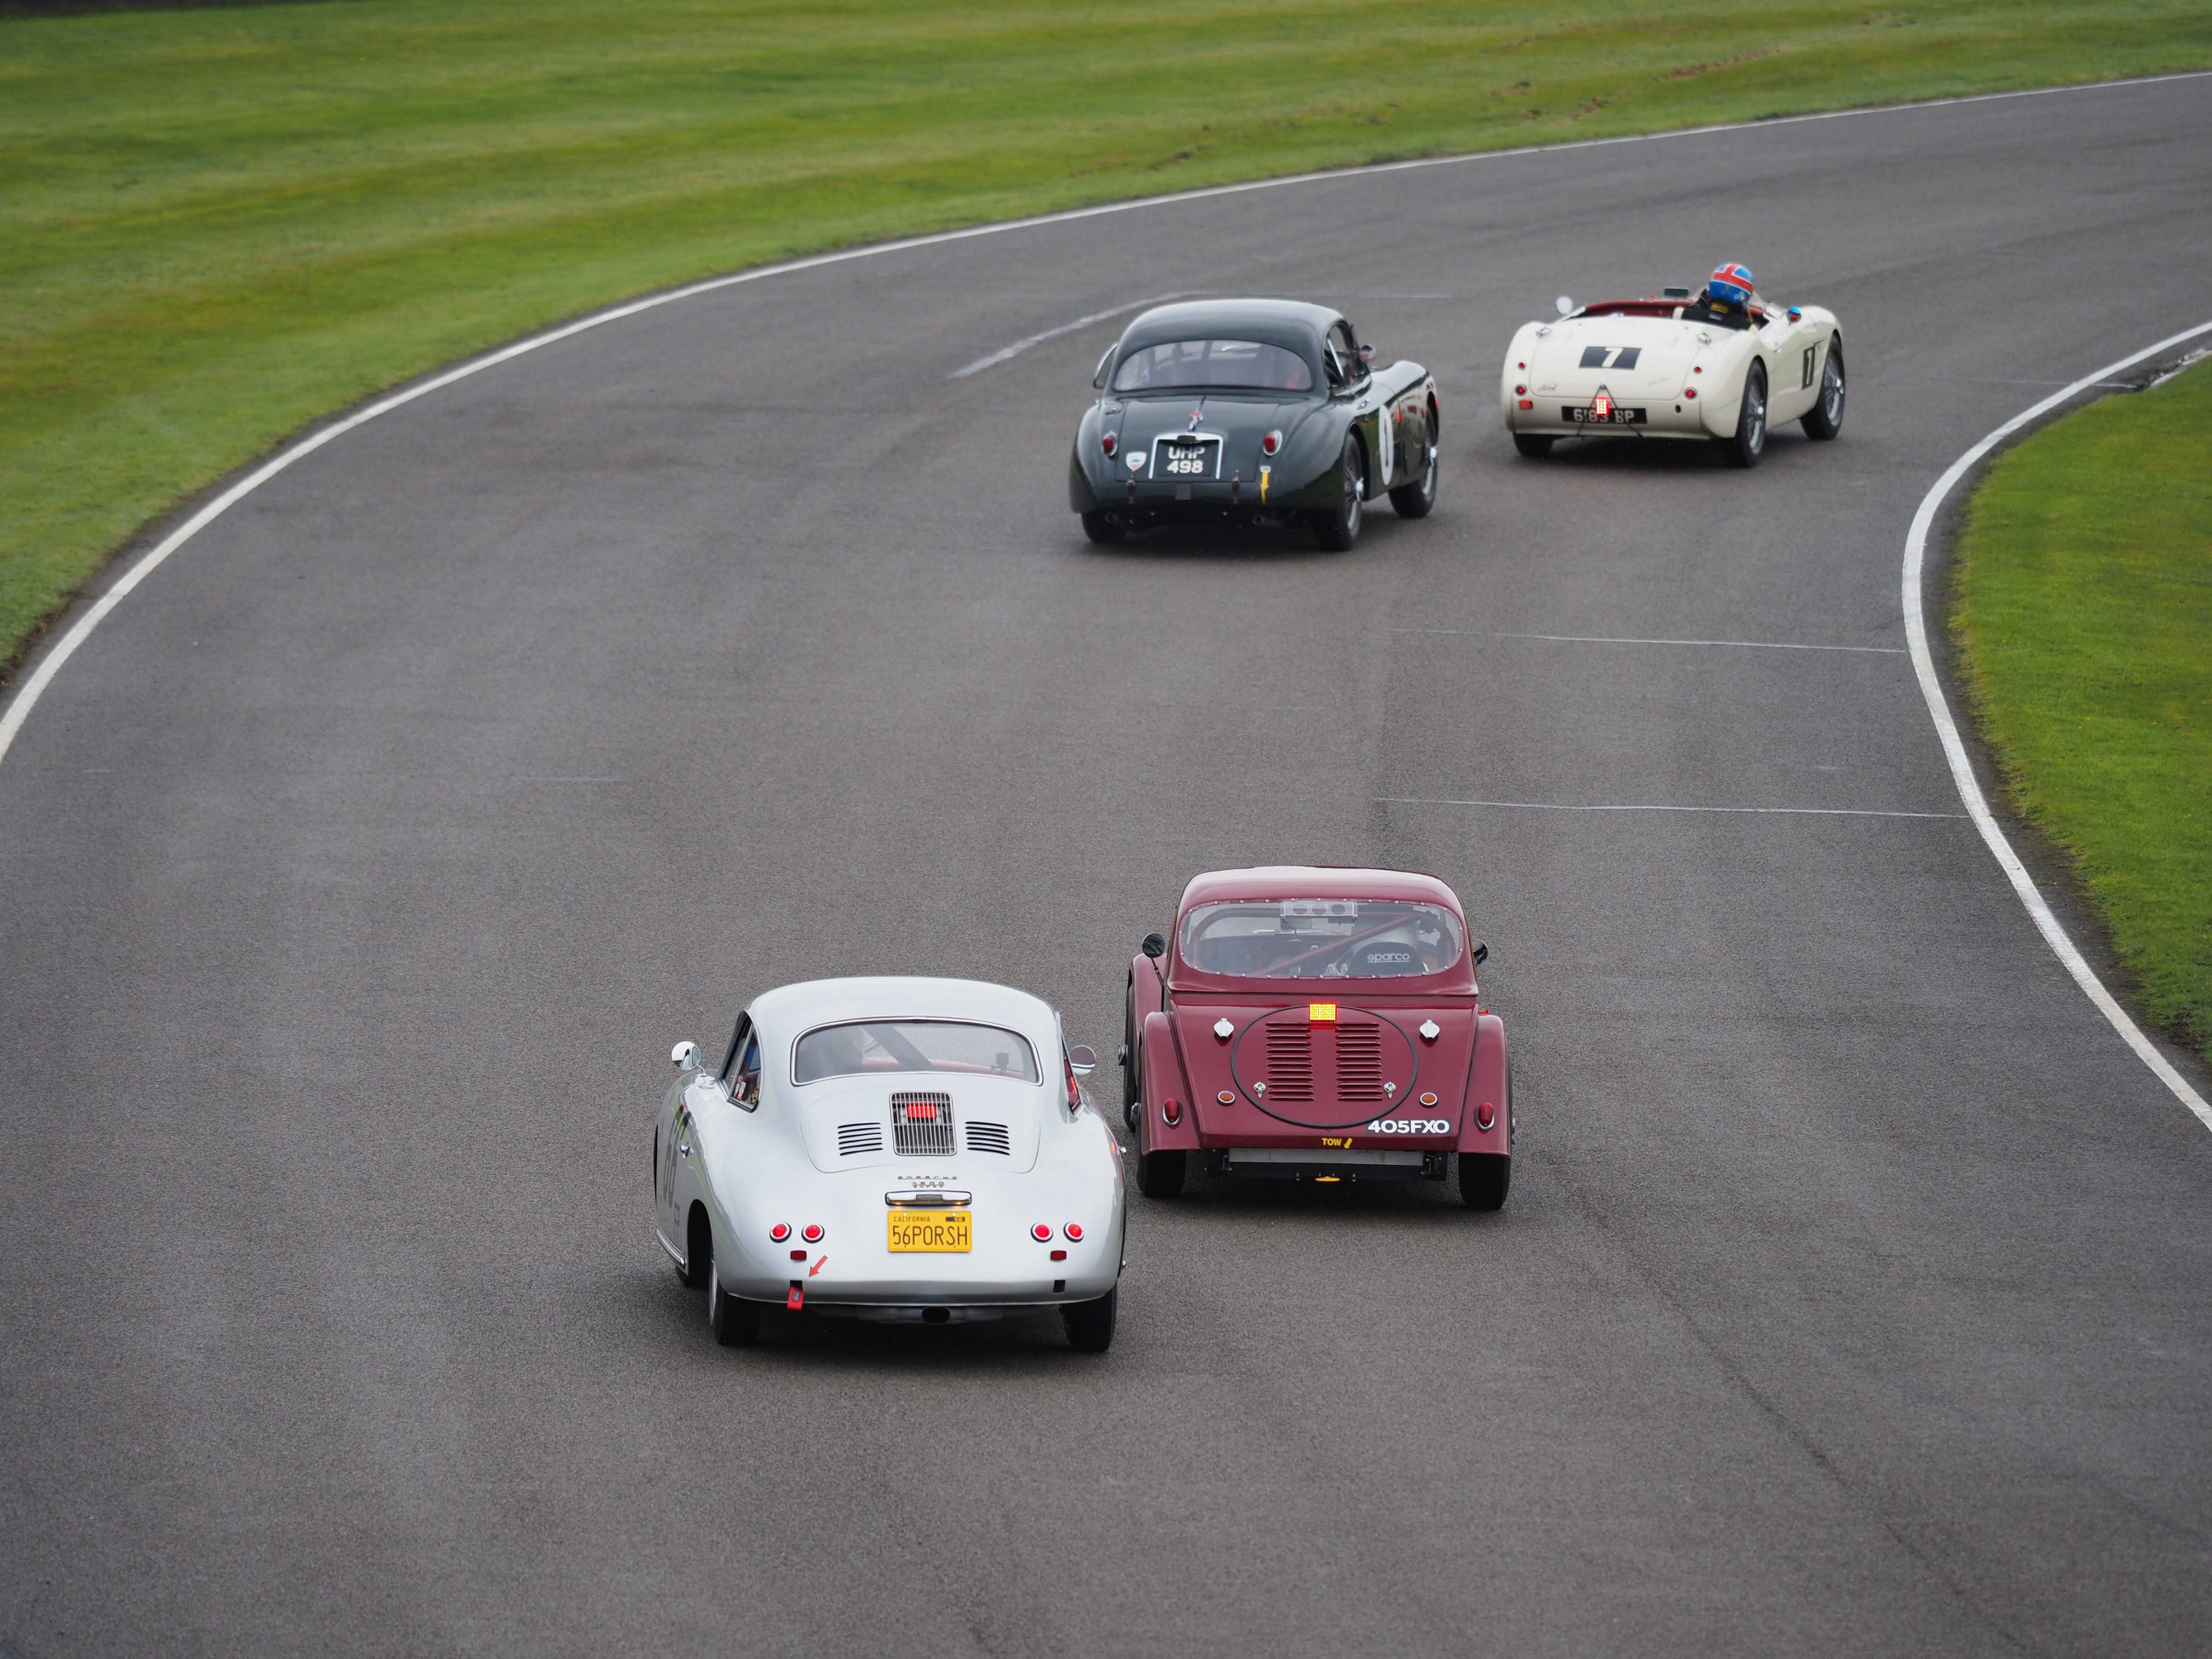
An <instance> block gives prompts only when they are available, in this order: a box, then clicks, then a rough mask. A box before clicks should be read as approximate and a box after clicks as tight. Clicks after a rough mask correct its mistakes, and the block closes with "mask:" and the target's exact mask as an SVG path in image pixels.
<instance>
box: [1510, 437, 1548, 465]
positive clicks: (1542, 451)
mask: <svg viewBox="0 0 2212 1659" xmlns="http://www.w3.org/2000/svg"><path fill="white" fill-rule="evenodd" d="M1551 442H1552V441H1551V440H1550V439H1549V438H1547V437H1546V436H1545V435H1544V434H1543V433H1541V432H1515V433H1514V434H1513V447H1514V448H1515V449H1517V450H1519V451H1520V452H1521V453H1523V454H1524V455H1526V456H1527V457H1528V458H1529V459H1530V460H1531V461H1541V460H1543V459H1544V457H1545V456H1547V455H1548V454H1550V453H1551Z"/></svg>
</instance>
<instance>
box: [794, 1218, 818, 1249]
mask: <svg viewBox="0 0 2212 1659" xmlns="http://www.w3.org/2000/svg"><path fill="white" fill-rule="evenodd" d="M799 1237H800V1238H802V1239H804V1240H806V1242H807V1243H809V1244H819V1243H820V1242H821V1241H822V1224H821V1223H820V1222H819V1221H809V1222H807V1223H806V1231H805V1232H803V1233H801V1234H800V1235H799Z"/></svg>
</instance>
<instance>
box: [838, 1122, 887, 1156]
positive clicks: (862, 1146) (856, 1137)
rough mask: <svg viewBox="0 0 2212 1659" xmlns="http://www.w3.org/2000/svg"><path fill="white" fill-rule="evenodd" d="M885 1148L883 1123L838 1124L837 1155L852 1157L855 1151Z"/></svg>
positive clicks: (871, 1150) (876, 1150)
mask: <svg viewBox="0 0 2212 1659" xmlns="http://www.w3.org/2000/svg"><path fill="white" fill-rule="evenodd" d="M882 1150H883V1125H882V1124H839V1125H838V1126H837V1155H838V1156H839V1157H840V1158H850V1157H852V1156H853V1154H854V1153H855V1152H880V1151H882Z"/></svg>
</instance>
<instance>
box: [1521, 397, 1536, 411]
mask: <svg viewBox="0 0 2212 1659" xmlns="http://www.w3.org/2000/svg"><path fill="white" fill-rule="evenodd" d="M1521 406H1522V407H1523V408H1524V409H1533V408H1535V404H1533V403H1531V402H1530V401H1529V400H1528V399H1527V398H1525V397H1524V398H1523V399H1522V400H1521Z"/></svg>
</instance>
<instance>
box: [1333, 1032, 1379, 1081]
mask: <svg viewBox="0 0 2212 1659" xmlns="http://www.w3.org/2000/svg"><path fill="white" fill-rule="evenodd" d="M1336 1098H1337V1099H1338V1100H1382V1099H1384V1098H1385V1097H1384V1096H1383V1093H1382V1028H1381V1027H1380V1026H1377V1025H1375V1024H1374V1023H1373V1022H1372V1021H1370V1020H1349V1019H1347V1020H1346V1021H1344V1022H1343V1023H1342V1024H1340V1025H1338V1026H1337V1028H1336Z"/></svg>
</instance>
